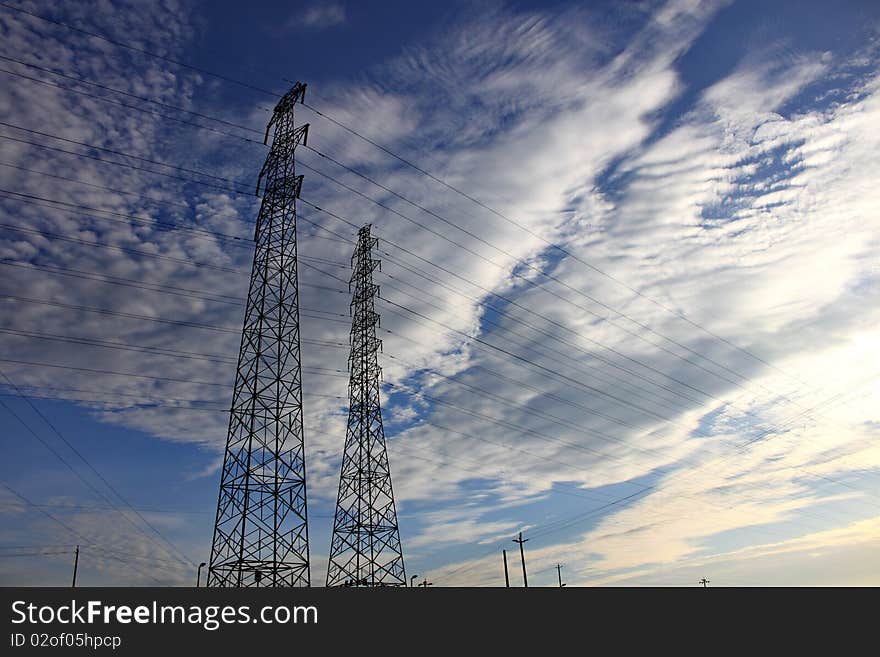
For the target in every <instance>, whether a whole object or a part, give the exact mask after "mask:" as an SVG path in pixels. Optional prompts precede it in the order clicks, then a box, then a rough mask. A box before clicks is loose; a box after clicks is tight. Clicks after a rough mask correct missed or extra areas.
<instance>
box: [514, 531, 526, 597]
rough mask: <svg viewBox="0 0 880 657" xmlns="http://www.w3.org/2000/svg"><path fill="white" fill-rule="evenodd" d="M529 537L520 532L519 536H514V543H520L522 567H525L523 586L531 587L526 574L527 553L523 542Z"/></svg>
mask: <svg viewBox="0 0 880 657" xmlns="http://www.w3.org/2000/svg"><path fill="white" fill-rule="evenodd" d="M528 540H529V539H527V538H523V537H522V532H520V533H519V538H514V539H513V542H514V543H519V558H520V559H521V560H522V569H523V586H525V587H526V588H529V577H528V575H526V553H525V552H524V551H523V543H525V542H526V541H528Z"/></svg>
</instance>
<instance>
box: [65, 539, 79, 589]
mask: <svg viewBox="0 0 880 657" xmlns="http://www.w3.org/2000/svg"><path fill="white" fill-rule="evenodd" d="M67 554H70V552H68V553H67ZM78 567H79V545H77V546H76V552H74V557H73V584H71V587H72V588H76V569H77V568H78Z"/></svg>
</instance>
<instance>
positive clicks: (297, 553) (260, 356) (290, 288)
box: [208, 83, 310, 586]
mask: <svg viewBox="0 0 880 657" xmlns="http://www.w3.org/2000/svg"><path fill="white" fill-rule="evenodd" d="M305 89H306V86H305V85H304V84H301V83H297V84H295V85H294V86H293V87H292V88H291V89H290V91H288V92H287V93H286V94H285V95H284V97H283V98H281V100H280V101H279V102H278V104H277V105H276V106H275V111H274V113H273V114H272V118H271V119H270V120H269V124H268V125H267V126H266V138H265V139H264V142H265V141H267V140H268V138H269V130H270V129H272V128H273V127H274V133H273V138H272V147H271V150H270V152H269V156H268V157H267V158H266V162H265V164H264V165H263V169H262V171H261V172H260V178H259V180H258V182H257V193H259V186H260V181H262V180H265V187H264V191H263V202H262V205H261V206H260V211H259V214H258V216H257V227H256V232H255V234H254V241H255V242H256V249H255V252H254V262H253V268H252V270H251V279H250V288H249V291H248V299H247V306H246V310H245V315H244V326H243V328H242V332H241V348H240V351H239V354H238V367H237V369H236V374H235V390H234V392H233V397H232V408H231V411H230V416H229V433H228V437H227V441H226V453H225V458H224V462H223V472H222V475H221V480H220V495H219V500H218V503H217V518H216V522H215V525H214V540H213V544H212V547H211V561H210V565H209V567H208V586H309V584H310V570H309V531H308V522H307V515H306V467H305V454H304V447H303V409H302V372H301V364H300V328H299V292H298V284H297V251H296V199H297V198H298V197H299V192H300V188H301V187H302V176H297V175H296V170H295V166H294V153H295V151H296V147H297V146H298V145H299V144H305V141H306V136H307V134H308V124H304V125H302V126H299V127H296V126H295V125H294V111H293V110H294V107H295V106H296V104H297V103H298V102H300V103H301V102H302V101H303V97H304V95H305Z"/></svg>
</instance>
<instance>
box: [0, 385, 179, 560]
mask: <svg viewBox="0 0 880 657" xmlns="http://www.w3.org/2000/svg"><path fill="white" fill-rule="evenodd" d="M0 376H2V377H3V378H4V379H5V380H6V382H7V383H8V384H9V385H10V386H12V388H13V390H15V392H16V393H18V396H19V397H20V398H21V399H22V400H24V401H25V402H26V403H27V405H28V406H29V407H30V408H31V409H32V410H33V411H34V413H36V414H37V415H38V416H39V417H40V419H41V420H42V421H43V422H44V423H45V424H46V425H47V426H48V427H49V428H50V429H51V430H52V432H53V433H54V434H55V435H56V436H58V438H59V439H60V440H61V442H63V443H64V444H65V445H67V447H68V449H70V450H71V451H72V452H73V453H74V454H76V456H77V457H78V458H79V459H80V461H82V462H83V463H85V465H86V467H88V469H89V470H91V471H92V473H94V475H95V476H96V477H98V479H99V480H100V481H101V483H103V484H104V485H105V486H106V487H107V488H108V489H109V490H110V491H111V492H112V493H113V494H114V495H115V496H116V497H117V498H118V499H119V501H120V502H122V504H123V505H124V506H125V507H126V508H128V509H129V510H130V511H132V512H133V513H134V514H135V515H136V516H137V517H138V518H139V519H140V521H141V522H143V523H144V525H146V526H147V527H149V528H150V529H151V530H152V531H153V533H155V534H156V535H157V536H158V537H159V538H160V539H162V541H163V542H164V543H165V544H166V545H167V546H169V547H170V548H171V549H172V551H173V553H176V554H177V555H178V556H180V557H182V558H183V559H184V560H185V561H187V562H189V563H191V564H193V565H194V563H193V561H192V560H191V559H190V558H189V557H187V556H186V554H185V553H184V552H182V551H181V550H180V549H179V548H178V547H177V546H176V545H174V543H172V542H171V541H170V540H169V539H168V538H167V537H166V536H165V535H164V534H163V533H162V532H161V531H159V529H157V528H156V527H154V526H153V525H152V523H150V522H149V521H148V520H147V519H146V518H144V516H143V515H142V514H141V513H140V512H139V511H137V510H135V509H134V508H133V507H132V506H131V504H130V503H129V502H128V500H126V499H125V497H123V495H122V493H120V492H119V490H118V489H117V488H116V487H115V486H114V485H113V484H111V483H110V482H109V481H108V480H107V479H106V478H105V477H104V475H103V474H101V473H100V472H99V471H98V469H97V468H95V466H94V465H92V463H91V461H89V460H88V459H87V458H86V457H85V456H84V455H83V454H82V452H80V451H79V450H78V449H77V448H76V447H75V446H74V445H73V444H72V443H71V442H70V441H69V440H68V439H67V438H65V437H64V435H63V434H62V433H61V432H60V431H59V430H58V427H56V426H55V425H54V424H53V423H52V422H51V421H50V420H49V418H47V417H46V416H45V415H44V414H43V412H42V411H40V409H39V408H37V406H36V405H35V404H34V403H33V402H32V401H31V400H30V399H29V398H28V397H27V395H25V394H23V393H22V392H21V391H20V390H19V389H18V386H16V385H15V383H14V382H13V381H12V379H10V378H9V376H7V374H6V373H5V372H3V371H2V370H0ZM4 406H5V404H4ZM6 408H7V410H9V408H8V407H6ZM108 502H109V500H108ZM122 515H123V516H124V515H125V514H122ZM132 524H133V523H132Z"/></svg>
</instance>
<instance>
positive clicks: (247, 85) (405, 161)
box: [0, 3, 796, 403]
mask: <svg viewBox="0 0 880 657" xmlns="http://www.w3.org/2000/svg"><path fill="white" fill-rule="evenodd" d="M0 5H2V6H4V7H6V8H7V9H10V10H13V11H17V12H21V13H24V14H28V15H30V16H32V17H34V18H37V19H39V20H42V21H45V22H49V23H52V24H55V25H59V26H62V27H65V28H67V29H70V30H73V31H76V32H79V33H81V34H85V35H87V36H91V37H94V38H98V39H101V40H104V41H106V42H108V43H111V44H113V45H116V46H118V47H122V48H126V49H129V50H132V51H135V52H139V53H141V54H144V55H147V56H150V57H154V58H157V59H160V60H163V61H165V62H167V63H171V64H174V65H176V66H181V67H184V68H188V69H190V70H194V71H198V72H200V73H203V74H206V75H210V76H212V77H215V78H217V79H220V80H224V81H226V82H230V83H232V84H236V85H238V86H242V87H244V88H249V89H251V90H253V91H257V92H260V93H263V94H267V95H271V96H273V97H277V95H278V94H276V93H274V92H272V91H270V90H268V89H263V88H260V87H256V86H254V85H252V84H250V83H247V82H242V81H240V80H236V79H234V78H231V77H229V76H226V75H223V74H219V73H216V72H213V71H209V70H207V69H204V68H201V67H197V66H193V65H191V64H187V63H185V62H181V61H178V60H175V59H172V58H169V57H167V56H163V55H159V54H157V53H153V52H151V51H148V50H145V49H142V48H137V47H135V46H132V45H130V44H125V43H122V42H119V41H116V40H113V39H110V38H108V37H105V36H102V35H99V34H96V33H93V32H89V31H87V30H83V29H82V28H78V27H76V26H73V25H70V24H68V23H64V22H62V21H57V20H54V19H50V18H48V17H45V16H41V15H39V14H36V13H34V12H30V11H27V10H24V9H22V8H19V7H14V6H12V5H9V4H7V3H0ZM303 105H304V106H305V107H307V108H308V109H310V110H311V111H312V112H314V113H315V114H316V115H318V116H320V117H322V118H324V119H326V120H327V121H330V122H331V123H333V124H334V125H336V126H338V127H340V128H342V129H343V130H345V131H347V132H349V133H350V134H352V135H354V136H356V137H358V138H359V139H361V140H363V141H365V142H366V143H369V144H371V145H372V146H374V147H376V148H378V149H380V150H382V151H383V152H385V153H386V154H388V155H390V156H391V157H393V158H395V159H397V160H398V161H400V162H402V163H403V164H405V165H407V166H408V167H410V168H412V169H414V170H416V171H418V172H419V173H421V174H423V175H425V176H427V177H429V178H430V179H431V180H433V181H435V182H437V183H439V184H441V185H443V186H444V187H446V188H447V189H449V190H450V191H453V192H455V193H456V194H459V195H461V196H462V197H464V198H466V199H467V200H469V201H471V202H473V203H475V204H477V205H478V206H480V207H482V208H483V209H485V210H488V211H489V212H491V213H493V214H495V215H496V216H498V217H499V218H502V219H504V220H505V221H506V222H508V223H511V224H512V225H515V226H517V227H519V228H520V229H522V230H524V231H526V232H528V233H529V234H530V235H532V236H534V237H536V238H538V239H540V240H541V241H543V242H544V243H545V244H547V245H548V246H549V247H550V248H553V249H556V250H558V251H559V252H561V253H563V254H564V255H566V256H567V257H572V258H574V259H575V260H576V261H578V262H580V263H581V264H583V265H584V266H587V267H589V268H590V269H592V270H593V271H595V272H596V273H598V274H600V275H602V276H604V277H606V278H608V279H610V280H612V281H614V282H616V283H617V284H619V285H621V286H623V287H625V288H626V289H627V290H629V291H630V292H632V293H634V294H636V295H637V296H639V297H641V298H644V299H646V300H648V301H650V302H651V303H652V304H654V305H656V306H657V307H659V308H661V309H662V310H664V311H665V312H667V313H670V314H672V315H674V316H676V317H679V318H680V319H682V320H684V321H686V322H687V323H689V324H691V325H692V326H694V327H695V328H698V329H700V330H701V331H703V332H704V333H706V334H708V335H711V336H713V337H714V338H716V339H718V340H721V341H722V342H724V343H725V344H727V345H729V346H731V347H733V348H735V349H737V350H738V351H740V352H742V353H745V354H747V355H748V356H750V357H751V358H753V359H755V360H757V361H759V362H761V363H762V364H764V365H766V366H769V367H772V368H773V369H775V370H777V371H779V372H781V373H783V374H786V376H789V377H790V378H794V377H791V375H789V374H787V373H785V372H784V371H783V370H781V369H780V368H778V367H777V366H775V365H773V364H771V363H769V362H768V361H766V360H764V359H762V358H760V357H759V356H757V355H755V354H753V353H752V352H751V351H748V350H746V349H744V348H742V347H739V346H738V345H736V344H734V343H733V342H731V341H729V340H728V339H726V338H724V337H723V336H720V335H718V334H716V333H714V332H712V331H711V330H709V329H707V328H705V327H703V326H701V325H700V324H698V323H696V322H694V321H693V320H691V319H690V318H688V317H687V316H686V315H684V314H683V313H680V312H676V311H673V310H671V309H669V308H667V307H666V306H665V305H663V304H661V303H660V302H658V301H656V300H655V299H653V298H652V297H649V296H648V295H646V294H644V293H642V292H641V291H639V290H637V289H635V288H633V287H631V286H629V285H628V284H626V283H625V282H623V281H621V280H620V279H618V278H617V277H615V276H613V275H612V274H609V273H607V272H605V271H603V270H602V269H600V268H598V267H596V266H595V265H593V264H591V263H589V262H587V261H585V260H583V259H582V258H580V257H578V256H576V255H575V254H572V253H571V252H569V251H568V250H567V249H565V248H564V247H561V246H559V245H558V244H556V243H554V242H551V241H549V240H547V239H546V238H545V237H543V236H542V235H540V234H538V233H535V232H534V231H532V230H531V229H530V228H528V227H527V226H524V225H522V224H521V223H519V222H517V221H515V220H513V219H511V218H509V217H507V216H506V215H505V214H503V213H501V212H499V211H498V210H496V209H494V208H492V207H491V206H489V205H487V204H485V203H483V202H482V201H480V200H479V199H477V198H475V197H473V196H471V195H469V194H467V193H466V192H464V191H462V190H461V189H459V188H457V187H455V186H454V185H452V184H450V183H448V182H447V181H445V180H443V179H441V178H439V177H437V176H435V175H434V174H432V173H430V172H429V171H427V170H425V169H423V168H422V167H419V166H418V165H416V164H415V163H413V162H411V161H410V160H408V159H406V158H404V157H402V156H400V155H398V154H396V153H394V152H393V151H391V150H390V149H388V148H386V147H384V146H382V145H381V144H379V143H378V142H376V141H374V140H372V139H370V138H368V137H366V136H364V135H363V134H361V133H359V132H357V131H356V130H354V129H353V128H351V127H350V126H348V125H346V124H344V123H342V122H341V121H339V120H337V119H335V118H333V117H332V116H330V115H328V114H326V113H324V112H321V111H320V110H318V109H317V108H315V107H313V106H312V105H310V104H308V103H303ZM609 310H612V312H616V313H617V314H619V315H621V316H623V317H627V316H626V315H624V314H623V313H619V312H618V311H615V310H613V309H611V308H609ZM627 318H628V319H630V321H634V322H635V320H632V319H631V318H629V317H627ZM636 323H637V324H638V322H636ZM645 328H646V330H650V331H651V332H654V331H653V330H652V329H650V328H648V327H645ZM657 335H658V336H660V334H659V333H657ZM660 337H664V339H667V340H670V341H672V342H675V341H674V340H671V339H670V338H665V336H660ZM680 346H682V347H683V348H685V349H688V350H689V351H692V352H693V353H695V354H697V352H695V351H693V350H691V349H690V348H688V347H685V346H684V345H680ZM697 355H700V354H697ZM701 357H703V358H706V359H707V360H709V361H710V362H714V361H712V359H709V358H707V357H705V356H702V355H701ZM719 365H720V364H719ZM722 367H724V366H722ZM730 371H731V372H733V370H730ZM737 375H738V376H740V377H742V375H740V374H738V373H737ZM745 380H748V379H745ZM795 380H796V379H795ZM790 401H791V400H790ZM793 403H794V402H793Z"/></svg>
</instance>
